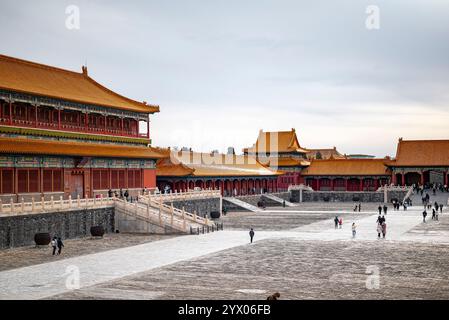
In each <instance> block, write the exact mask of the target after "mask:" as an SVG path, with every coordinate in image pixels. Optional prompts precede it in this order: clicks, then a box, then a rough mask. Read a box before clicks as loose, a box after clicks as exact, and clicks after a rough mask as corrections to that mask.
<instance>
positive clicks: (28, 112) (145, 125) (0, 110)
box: [0, 99, 150, 139]
mask: <svg viewBox="0 0 449 320" xmlns="http://www.w3.org/2000/svg"><path fill="white" fill-rule="evenodd" d="M0 125H6V126H14V127H27V128H38V129H50V130H61V131H67V132H79V133H89V134H103V135H113V136H123V137H133V138H147V139H149V138H150V132H149V120H147V121H144V120H139V119H135V118H130V117H125V116H122V117H121V116H114V115H108V114H107V113H106V112H103V113H94V112H92V113H87V112H80V111H76V110H62V109H61V108H52V107H46V106H38V105H31V104H29V103H22V102H14V103H13V102H6V101H5V100H2V99H0ZM145 129H146V130H145ZM142 131H143V132H142Z"/></svg>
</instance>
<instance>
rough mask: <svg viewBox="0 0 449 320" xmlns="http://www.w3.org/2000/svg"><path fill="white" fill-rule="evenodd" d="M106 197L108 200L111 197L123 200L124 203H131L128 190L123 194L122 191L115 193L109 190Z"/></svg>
mask: <svg viewBox="0 0 449 320" xmlns="http://www.w3.org/2000/svg"><path fill="white" fill-rule="evenodd" d="M108 197H109V198H112V197H115V198H120V199H123V200H126V201H129V200H130V199H131V201H132V197H131V198H130V197H129V191H128V189H127V190H125V192H123V189H120V191H119V192H117V190H115V191H112V190H111V189H109V191H108Z"/></svg>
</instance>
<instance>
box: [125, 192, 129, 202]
mask: <svg viewBox="0 0 449 320" xmlns="http://www.w3.org/2000/svg"><path fill="white" fill-rule="evenodd" d="M124 196H125V199H126V201H128V197H129V192H128V190H126V191H125V194H124Z"/></svg>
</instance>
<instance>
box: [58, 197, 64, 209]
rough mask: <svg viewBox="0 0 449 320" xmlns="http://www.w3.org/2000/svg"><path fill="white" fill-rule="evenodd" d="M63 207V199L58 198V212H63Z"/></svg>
mask: <svg viewBox="0 0 449 320" xmlns="http://www.w3.org/2000/svg"><path fill="white" fill-rule="evenodd" d="M63 206H64V199H63V198H62V196H59V210H63V209H64V208H63Z"/></svg>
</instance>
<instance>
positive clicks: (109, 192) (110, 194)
mask: <svg viewBox="0 0 449 320" xmlns="http://www.w3.org/2000/svg"><path fill="white" fill-rule="evenodd" d="M113 194H114V193H113V192H112V190H111V189H109V191H108V197H109V198H112V195H113Z"/></svg>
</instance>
